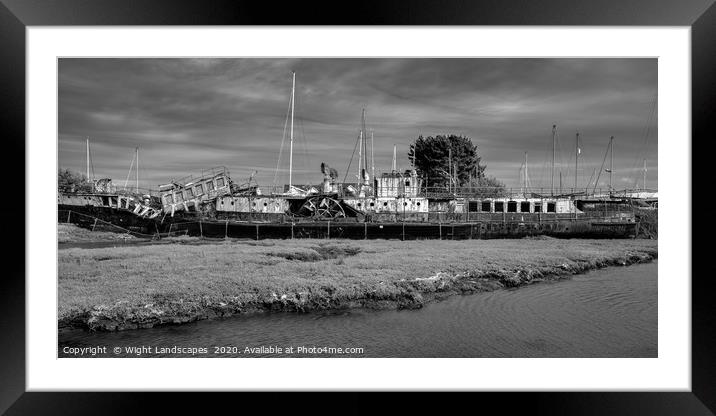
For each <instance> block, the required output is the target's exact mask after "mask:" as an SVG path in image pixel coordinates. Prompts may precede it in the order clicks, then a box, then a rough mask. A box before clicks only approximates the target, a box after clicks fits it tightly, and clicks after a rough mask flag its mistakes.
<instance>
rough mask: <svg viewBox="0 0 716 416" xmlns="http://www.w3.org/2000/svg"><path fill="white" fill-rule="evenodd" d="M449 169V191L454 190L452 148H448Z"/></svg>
mask: <svg viewBox="0 0 716 416" xmlns="http://www.w3.org/2000/svg"><path fill="white" fill-rule="evenodd" d="M448 171H449V174H450V181H449V182H448V192H452V180H453V177H452V148H448Z"/></svg>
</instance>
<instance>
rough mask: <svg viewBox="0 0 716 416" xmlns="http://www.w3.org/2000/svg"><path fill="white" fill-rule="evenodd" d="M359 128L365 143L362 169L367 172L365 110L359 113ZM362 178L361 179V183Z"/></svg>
mask: <svg viewBox="0 0 716 416" xmlns="http://www.w3.org/2000/svg"><path fill="white" fill-rule="evenodd" d="M360 127H361V132H362V133H363V137H365V141H364V142H363V169H365V170H368V131H366V129H365V108H363V111H362V112H361V116H360ZM362 180H363V177H361V181H362Z"/></svg>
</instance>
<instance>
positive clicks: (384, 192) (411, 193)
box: [344, 170, 428, 219]
mask: <svg viewBox="0 0 716 416" xmlns="http://www.w3.org/2000/svg"><path fill="white" fill-rule="evenodd" d="M373 185H374V189H375V192H374V195H375V196H366V197H356V198H346V199H344V201H345V203H346V204H348V205H349V206H350V207H352V208H353V209H355V210H357V211H360V212H364V213H366V214H392V215H396V214H417V213H427V212H428V199H427V198H425V197H421V196H419V194H420V179H419V178H418V175H417V172H415V171H414V170H406V171H405V172H398V171H392V172H386V173H383V174H382V175H381V176H379V177H377V178H375V179H374V181H373ZM372 218H374V219H376V218H380V216H378V217H375V216H374V217H372ZM391 218H392V217H391Z"/></svg>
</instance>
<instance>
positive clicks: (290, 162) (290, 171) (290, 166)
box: [288, 71, 296, 192]
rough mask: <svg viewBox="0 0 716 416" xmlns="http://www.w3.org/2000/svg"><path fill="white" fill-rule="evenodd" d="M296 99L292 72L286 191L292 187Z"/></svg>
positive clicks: (294, 78) (294, 74)
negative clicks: (289, 142) (289, 144)
mask: <svg viewBox="0 0 716 416" xmlns="http://www.w3.org/2000/svg"><path fill="white" fill-rule="evenodd" d="M295 97H296V72H295V71H294V72H293V82H292V83H291V146H290V151H289V155H288V190H289V192H290V191H291V186H292V185H293V110H294V105H295V103H294V98H295Z"/></svg>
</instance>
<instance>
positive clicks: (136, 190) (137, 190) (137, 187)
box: [135, 146, 139, 193]
mask: <svg viewBox="0 0 716 416" xmlns="http://www.w3.org/2000/svg"><path fill="white" fill-rule="evenodd" d="M136 152H137V185H136V188H135V192H136V193H139V146H137V150H136Z"/></svg>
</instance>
